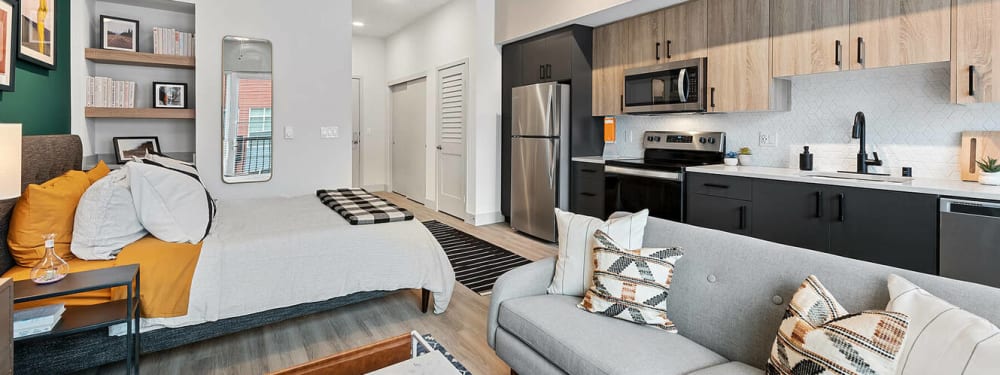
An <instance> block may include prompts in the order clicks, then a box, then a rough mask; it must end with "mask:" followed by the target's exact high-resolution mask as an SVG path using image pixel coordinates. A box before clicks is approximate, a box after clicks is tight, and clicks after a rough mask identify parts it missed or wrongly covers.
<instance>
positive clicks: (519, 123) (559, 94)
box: [510, 83, 570, 242]
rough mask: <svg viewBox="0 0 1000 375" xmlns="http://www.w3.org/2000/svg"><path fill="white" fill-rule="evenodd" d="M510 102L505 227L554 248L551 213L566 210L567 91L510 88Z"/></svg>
mask: <svg viewBox="0 0 1000 375" xmlns="http://www.w3.org/2000/svg"><path fill="white" fill-rule="evenodd" d="M511 97H512V107H511V110H512V112H511V119H512V124H511V129H512V133H511V138H512V139H511V146H510V147H511V171H510V173H511V181H510V184H511V186H510V211H511V212H510V214H511V217H510V226H511V227H512V228H514V230H517V231H519V232H523V233H526V234H529V235H531V236H534V237H537V238H540V239H543V240H547V241H551V242H555V241H556V239H557V233H556V217H555V212H554V209H555V208H556V207H558V208H560V209H563V210H566V209H568V206H569V159H570V158H569V133H570V132H569V122H570V114H569V105H570V102H569V85H563V84H558V83H539V84H536V85H529V86H522V87H515V88H514V89H513V93H512V95H511Z"/></svg>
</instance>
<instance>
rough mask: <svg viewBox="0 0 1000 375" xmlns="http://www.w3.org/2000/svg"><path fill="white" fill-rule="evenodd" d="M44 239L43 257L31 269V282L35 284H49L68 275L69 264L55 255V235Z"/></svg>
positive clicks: (48, 235) (52, 234) (46, 236)
mask: <svg viewBox="0 0 1000 375" xmlns="http://www.w3.org/2000/svg"><path fill="white" fill-rule="evenodd" d="M44 237H45V257H43V258H42V260H41V261H39V262H38V264H36V265H35V267H34V268H32V269H31V280H32V281H34V282H35V283H36V284H51V283H54V282H56V281H59V280H62V279H63V278H64V277H66V274H68V273H69V263H66V261H65V260H63V259H62V258H60V257H59V256H58V255H56V235H55V233H51V234H46V235H45V236H44Z"/></svg>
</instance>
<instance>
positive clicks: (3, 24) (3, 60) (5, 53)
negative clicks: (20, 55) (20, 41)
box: [0, 0, 18, 91]
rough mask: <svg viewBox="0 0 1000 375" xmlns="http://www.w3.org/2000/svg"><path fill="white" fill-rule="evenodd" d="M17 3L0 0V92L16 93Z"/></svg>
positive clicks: (11, 0) (10, 0) (13, 0)
mask: <svg viewBox="0 0 1000 375" xmlns="http://www.w3.org/2000/svg"><path fill="white" fill-rule="evenodd" d="M17 13H18V12H17V2H16V1H15V0H0V91H14V58H15V55H14V51H15V49H16V48H17V44H16V41H17V38H16V37H15V35H17V20H18V16H17Z"/></svg>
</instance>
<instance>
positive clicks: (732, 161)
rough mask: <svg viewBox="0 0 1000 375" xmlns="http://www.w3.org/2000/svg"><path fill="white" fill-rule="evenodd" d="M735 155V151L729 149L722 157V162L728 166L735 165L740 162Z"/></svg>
mask: <svg viewBox="0 0 1000 375" xmlns="http://www.w3.org/2000/svg"><path fill="white" fill-rule="evenodd" d="M737 156H738V155H737V154H736V152H735V151H729V152H727V153H726V158H725V159H722V162H723V163H726V165H728V166H730V167H735V166H737V165H739V164H740V159H737V158H736V157H737Z"/></svg>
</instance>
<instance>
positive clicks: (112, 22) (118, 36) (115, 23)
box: [101, 15, 139, 52]
mask: <svg viewBox="0 0 1000 375" xmlns="http://www.w3.org/2000/svg"><path fill="white" fill-rule="evenodd" d="M138 34H139V21H136V20H130V19H127V18H118V17H112V16H104V15H102V16H101V48H103V49H110V50H115V51H129V52H139V35H138Z"/></svg>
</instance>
